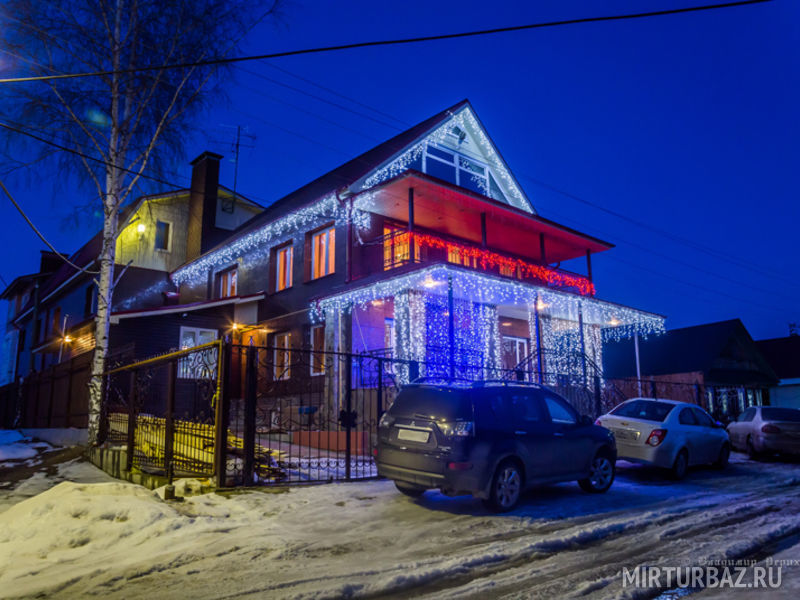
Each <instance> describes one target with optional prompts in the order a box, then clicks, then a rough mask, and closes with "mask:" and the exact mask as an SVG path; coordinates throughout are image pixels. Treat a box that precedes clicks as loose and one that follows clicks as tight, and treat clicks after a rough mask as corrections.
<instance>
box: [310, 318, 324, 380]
mask: <svg viewBox="0 0 800 600" xmlns="http://www.w3.org/2000/svg"><path fill="white" fill-rule="evenodd" d="M324 352H325V325H314V326H313V327H312V328H311V374H312V375H322V374H323V373H325V354H324Z"/></svg>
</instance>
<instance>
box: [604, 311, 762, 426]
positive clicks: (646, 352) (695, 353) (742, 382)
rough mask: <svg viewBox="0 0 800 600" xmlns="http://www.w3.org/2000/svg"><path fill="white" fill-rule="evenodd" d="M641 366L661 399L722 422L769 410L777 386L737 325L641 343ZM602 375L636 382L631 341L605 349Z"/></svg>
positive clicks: (674, 332)
mask: <svg viewBox="0 0 800 600" xmlns="http://www.w3.org/2000/svg"><path fill="white" fill-rule="evenodd" d="M639 361H640V369H641V375H642V379H643V380H646V381H645V385H648V386H649V382H650V381H654V382H655V385H654V387H655V388H656V394H657V395H659V396H663V397H670V396H676V398H675V399H677V400H685V401H694V402H697V403H699V404H701V405H702V406H703V407H704V408H706V409H708V411H709V412H710V413H712V414H714V415H715V416H718V417H727V418H730V417H735V416H736V415H738V414H739V413H741V412H742V411H743V410H744V409H745V408H747V407H748V406H753V405H762V404H769V403H770V402H769V399H770V396H769V390H770V388H771V387H772V386H773V385H775V384H776V383H777V381H778V377H777V376H776V374H775V372H774V371H773V370H772V368H771V367H770V365H769V363H768V362H767V360H766V358H765V357H764V355H763V354H762V353H761V352H760V351H759V348H758V346H757V344H756V343H755V342H754V341H753V338H751V337H750V334H749V333H748V332H747V329H746V328H745V326H744V325H743V324H742V322H741V321H740V320H739V319H732V320H730V321H720V322H718V323H707V324H705V325H696V326H694V327H683V328H680V329H670V330H669V331H667V332H666V334H664V335H661V336H654V337H648V338H647V339H640V340H639ZM603 372H604V374H605V376H606V378H608V379H610V380H624V379H630V378H635V377H636V351H635V345H634V342H633V340H621V341H616V342H612V343H607V344H605V346H604V349H603ZM616 383H617V385H618V386H623V385H627V383H628V382H623V381H617V382H616ZM637 385H638V384H637ZM659 388H660V390H661V391H660V393H659V391H658V390H659ZM625 391H626V392H627V393H629V394H630V393H631V390H627V389H626V390H625ZM646 392H647V393H648V394H649V393H650V389H647V390H646Z"/></svg>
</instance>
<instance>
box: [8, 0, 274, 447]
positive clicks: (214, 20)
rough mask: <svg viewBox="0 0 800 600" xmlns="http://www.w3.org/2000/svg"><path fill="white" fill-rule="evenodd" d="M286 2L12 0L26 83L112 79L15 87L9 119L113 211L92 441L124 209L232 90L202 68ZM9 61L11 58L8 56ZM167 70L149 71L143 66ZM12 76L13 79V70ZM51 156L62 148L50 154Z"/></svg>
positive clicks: (98, 325) (101, 260) (15, 44)
mask: <svg viewBox="0 0 800 600" xmlns="http://www.w3.org/2000/svg"><path fill="white" fill-rule="evenodd" d="M278 2H279V0H270V1H268V2H262V3H259V2H253V1H248V0H169V1H168V2H165V1H163V0H59V1H56V2H50V1H42V0H9V1H8V2H6V3H4V5H3V8H2V9H1V10H2V13H0V21H1V22H2V29H3V34H2V35H3V37H4V38H5V39H4V40H2V42H0V44H2V46H0V48H2V49H3V50H4V51H5V54H6V57H4V58H8V57H11V58H13V60H14V61H15V64H14V71H15V73H14V75H17V76H27V75H55V74H62V73H76V72H82V73H87V72H111V73H110V74H104V75H95V76H86V77H81V78H76V79H59V80H48V81H37V82H27V83H6V84H3V85H2V86H0V87H2V89H0V95H1V97H0V102H2V105H3V111H2V112H3V118H4V119H7V120H10V121H11V122H12V123H13V124H14V125H15V126H17V127H20V128H25V129H28V130H29V131H35V132H36V133H37V134H38V135H40V136H44V137H47V138H48V139H53V140H57V141H58V142H59V143H60V144H62V145H63V146H66V147H67V148H69V149H71V150H77V151H78V152H80V153H81V154H82V155H83V156H81V155H79V154H77V153H74V152H69V151H61V152H58V153H56V155H55V156H56V157H57V160H58V161H59V165H60V167H62V171H63V172H66V173H69V174H70V175H72V176H76V175H77V176H78V177H79V179H80V180H81V181H82V182H83V183H84V184H86V186H87V187H88V189H89V190H90V193H87V195H86V197H87V198H88V199H89V202H87V205H86V206H83V205H82V206H80V207H79V208H81V209H84V208H88V207H90V208H91V210H93V211H95V212H96V211H97V209H98V208H99V209H100V210H101V212H102V221H103V230H102V231H103V235H102V249H101V250H100V254H99V256H98V258H97V262H96V263H95V265H94V266H93V268H94V269H95V271H97V270H99V274H98V275H97V276H96V278H95V281H96V282H97V286H98V289H97V292H98V293H97V297H98V301H97V313H96V317H95V337H96V347H95V351H94V357H93V361H92V366H91V375H92V376H91V380H90V383H89V439H90V441H91V442H92V443H97V442H98V435H99V431H100V420H101V419H100V418H101V413H102V373H103V371H104V369H105V366H106V357H107V355H108V345H109V325H110V316H111V308H112V299H113V294H114V283H115V281H114V279H115V248H116V238H117V233H118V227H119V216H120V210H121V208H122V207H123V206H124V205H125V203H126V201H128V200H130V199H131V198H132V194H133V193H135V191H136V190H137V186H139V185H141V183H142V182H143V177H145V178H146V177H147V176H148V175H152V174H160V173H162V168H163V167H164V165H168V164H171V163H172V162H173V161H174V159H175V158H177V157H178V156H180V155H181V151H182V148H183V140H184V138H185V137H186V136H187V135H190V134H191V130H192V128H194V127H196V128H202V125H201V123H199V122H197V121H194V120H195V119H197V118H198V116H199V114H200V113H201V112H202V109H204V108H205V107H207V106H208V105H210V104H212V103H213V100H214V99H215V97H216V96H218V95H219V94H220V92H221V91H222V86H223V84H224V83H225V79H224V75H225V74H226V73H225V71H224V69H223V70H222V71H220V70H219V68H214V67H211V66H184V67H180V68H167V67H169V66H170V65H176V64H184V65H185V64H188V63H196V62H198V61H208V60H213V59H218V58H224V57H230V56H232V55H233V54H234V53H235V52H236V50H237V47H238V45H239V43H240V42H241V41H242V39H243V38H244V36H245V35H246V34H247V32H248V31H249V30H251V29H252V27H253V26H254V25H255V24H257V23H258V22H261V21H263V20H265V19H274V18H275V17H276V14H277V8H278V6H277V5H278ZM5 62H6V63H8V60H5ZM152 67H156V69H150V70H137V69H143V68H152ZM4 76H6V77H8V76H10V75H9V72H8V70H7V69H6V70H5V72H4ZM41 152H42V153H43V154H44V153H52V152H53V148H52V147H47V146H44V145H43V146H42V147H41Z"/></svg>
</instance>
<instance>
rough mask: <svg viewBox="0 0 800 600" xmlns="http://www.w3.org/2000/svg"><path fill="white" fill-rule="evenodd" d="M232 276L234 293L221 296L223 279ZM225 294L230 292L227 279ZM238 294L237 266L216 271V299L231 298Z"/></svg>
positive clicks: (229, 283)
mask: <svg viewBox="0 0 800 600" xmlns="http://www.w3.org/2000/svg"><path fill="white" fill-rule="evenodd" d="M230 275H233V280H234V281H233V285H234V293H233V294H231V293H224V294H223V279H225V278H227V277H229V276H230ZM226 287H227V290H226V291H227V292H230V288H231V280H230V279H229V280H228V282H227V286H226ZM238 293H239V265H233V266H231V267H228V268H227V269H223V270H221V271H217V298H233V297H235V296H237V295H238Z"/></svg>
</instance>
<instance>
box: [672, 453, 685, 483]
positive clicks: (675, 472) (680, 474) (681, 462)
mask: <svg viewBox="0 0 800 600" xmlns="http://www.w3.org/2000/svg"><path fill="white" fill-rule="evenodd" d="M688 470H689V453H688V452H686V450H681V451H680V452H678V456H676V457H675V462H674V463H672V469H670V476H671V477H672V478H673V479H675V480H676V481H677V480H680V479H683V478H684V477H686V472H687V471H688Z"/></svg>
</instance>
